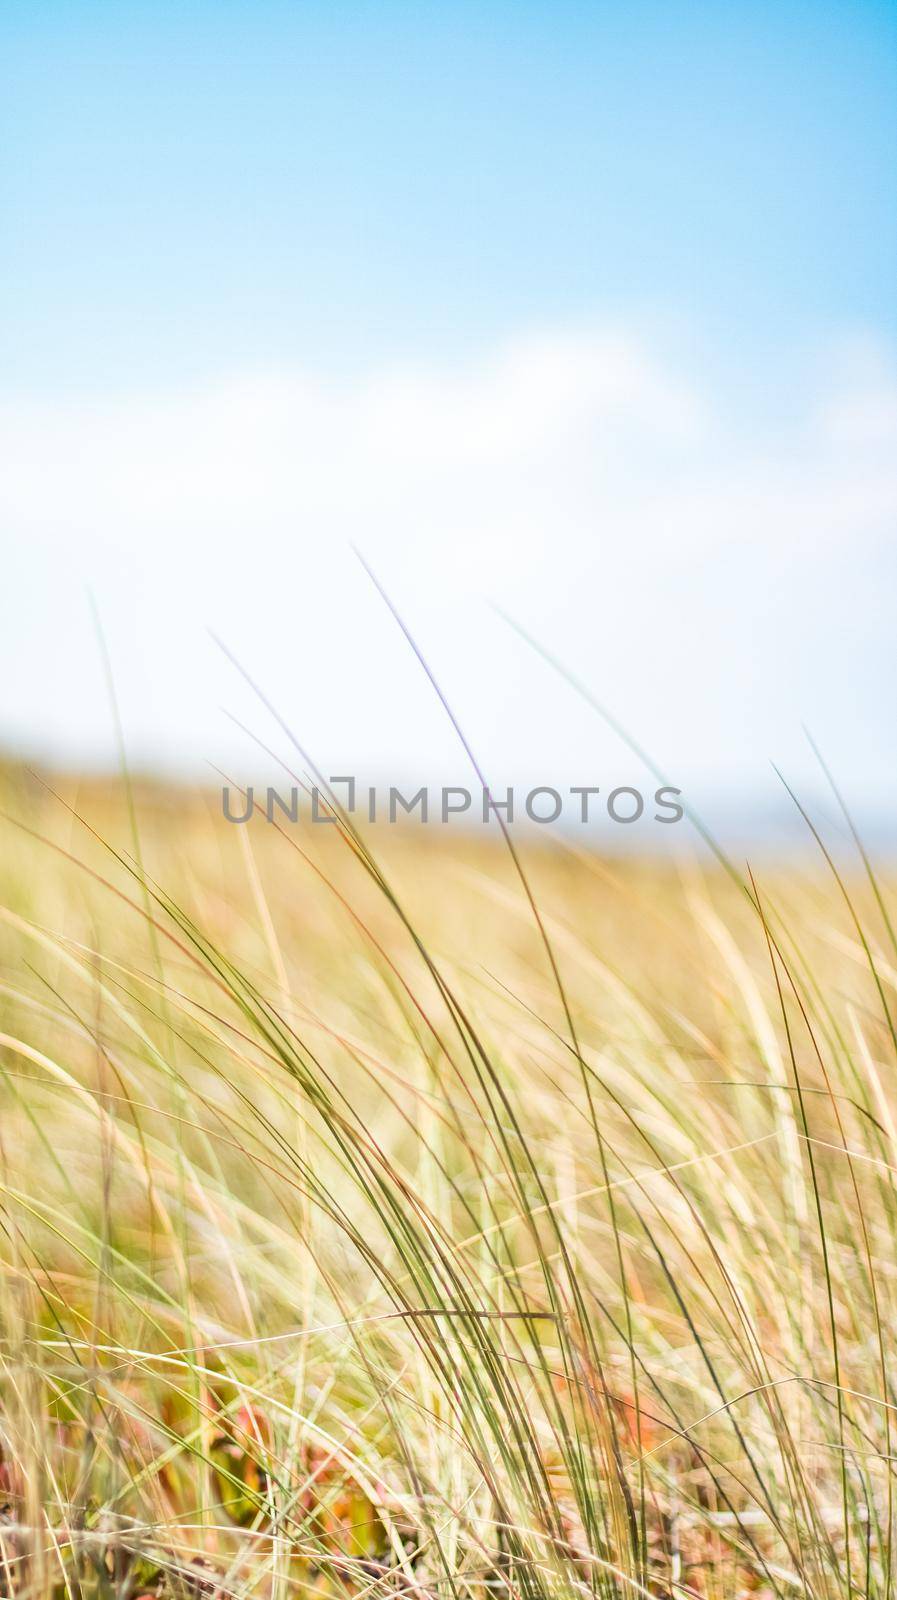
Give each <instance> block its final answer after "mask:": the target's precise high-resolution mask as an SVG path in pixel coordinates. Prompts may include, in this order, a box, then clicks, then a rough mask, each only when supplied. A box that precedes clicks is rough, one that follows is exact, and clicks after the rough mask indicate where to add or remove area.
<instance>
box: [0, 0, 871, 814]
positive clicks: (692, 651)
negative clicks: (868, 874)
mask: <svg viewBox="0 0 897 1600" xmlns="http://www.w3.org/2000/svg"><path fill="white" fill-rule="evenodd" d="M0 54H2V61H3V65H2V79H3V81H2V93H0V105H2V110H0V117H2V140H3V146H4V151H5V156H4V161H3V173H2V179H0V184H2V188H0V196H2V215H3V236H4V245H3V251H2V256H0V281H2V301H3V326H2V335H0V354H2V380H0V422H2V426H0V517H2V523H0V526H2V539H3V584H2V593H0V673H2V684H3V692H2V697H0V740H2V745H3V748H4V750H5V751H6V753H7V754H13V755H17V754H18V755H24V756H26V757H27V758H29V759H36V760H40V761H44V762H46V761H49V762H53V763H57V764H63V765H67V766H69V767H71V766H74V767H80V768H94V769H96V768H99V769H103V768H104V767H106V766H109V767H112V766H114V765H115V763H116V761H117V759H118V757H117V747H116V732H115V719H114V716H113V713H112V708H111V703H110V696H109V692H108V687H107V684H106V681H105V674H104V668H103V652H102V649H101V647H100V643H99V640H98V631H97V626H96V623H95V621H94V617H93V614H92V607H91V599H90V597H91V596H93V600H94V604H95V608H96V612H97V614H98V616H99V619H100V625H101V629H102V633H103V635H104V637H105V641H106V645H107V648H108V653H109V658H110V660H111V663H112V672H113V677H114V682H115V687H116V693H117V698H118V703H119V707H120V713H121V719H122V725H123V729H124V736H125V741H126V745H127V749H128V754H129V758H130V760H131V762H132V764H134V765H136V766H138V767H143V768H147V769H152V770H159V771H172V772H183V773H187V774H190V775H192V776H202V775H203V774H205V775H206V776H210V775H211V769H212V766H216V765H217V766H222V765H223V766H225V767H226V768H227V769H228V770H229V771H230V772H232V773H233V774H235V775H236V776H237V777H240V778H243V779H244V780H246V779H251V778H252V777H253V776H254V775H257V774H258V772H259V769H260V764H261V765H262V766H263V765H264V760H265V759H266V758H262V757H261V756H260V754H259V752H258V751H257V750H256V749H255V748H254V746H253V744H252V742H251V740H250V739H248V738H247V736H246V735H245V734H244V733H242V732H240V731H239V729H237V727H236V726H235V725H234V723H233V722H232V721H231V720H230V719H229V717H228V715H227V713H228V712H232V713H234V714H235V715H236V716H237V717H239V718H240V719H241V720H242V721H244V722H246V723H248V725H249V726H250V727H252V728H253V730H255V731H257V732H258V733H259V734H260V735H261V736H262V737H263V738H265V739H266V740H269V739H271V738H272V737H273V738H274V739H275V741H276V740H277V739H280V740H281V743H282V742H283V741H282V737H281V736H280V735H279V734H277V732H276V730H275V731H274V732H273V734H272V725H271V721H270V718H268V716H267V714H266V712H265V711H264V709H263V708H262V707H261V706H260V704H259V703H258V702H257V701H256V700H254V699H253V697H252V695H251V694H250V693H249V691H248V690H247V688H246V686H245V684H243V683H242V681H241V680H240V678H239V675H238V674H237V673H236V672H235V671H234V669H233V667H232V666H231V665H230V664H229V663H228V662H227V660H226V659H225V658H224V656H223V655H222V654H221V652H220V651H219V650H218V649H217V647H216V646H215V644H214V643H213V642H212V640H211V638H210V634H209V630H210V629H212V630H214V631H215V632H217V634H219V635H220V636H221V637H222V638H223V639H224V640H225V641H226V642H227V644H228V646H229V647H230V648H231V649H232V650H233V652H234V653H235V654H236V655H237V657H238V658H239V659H240V661H242V662H243V663H244V664H245V666H246V668H247V669H248V670H249V671H250V672H251V673H252V674H253V676H254V677H255V678H256V679H257V680H258V681H259V682H260V683H261V684H262V685H263V686H264V688H265V690H266V691H267V693H269V694H270V696H271V697H272V699H273V700H274V701H276V703H277V705H278V707H279V708H280V710H281V711H282V712H283V715H284V717H285V718H286V719H287V720H288V722H289V723H290V725H291V726H292V727H293V728H294V729H295V731H296V733H297V735H298V736H299V737H300V738H301V740H302V742H303V743H304V744H305V745H306V746H307V747H308V749H309V750H310V751H311V752H312V753H313V754H314V756H315V758H316V760H317V761H318V762H319V763H320V765H321V766H322V767H323V769H324V770H325V771H332V772H343V771H354V772H356V773H358V774H359V775H366V776H370V777H371V778H372V779H385V780H387V781H392V780H395V781H399V780H400V779H405V778H409V779H414V780H416V781H418V782H422V781H430V782H438V781H443V780H447V781H459V780H460V781H464V778H465V777H466V775H467V769H466V765H465V762H464V758H463V755H462V753H461V752H460V750H459V749H458V746H457V741H456V739H455V736H454V734H453V733H452V730H451V728H450V727H449V725H448V723H447V721H446V719H445V717H444V714H443V713H442V711H441V709H440V707H439V705H438V702H437V701H436V699H435V697H434V695H433V692H432V689H431V688H430V686H429V685H428V684H427V682H426V679H425V678H424V676H423V674H422V673H421V671H420V668H419V666H418V665H417V663H416V662H415V660H414V657H413V655H412V654H411V652H410V651H409V649H408V646H407V644H406V643H405V641H404V640H403V638H402V636H401V634H400V632H399V630H398V629H397V628H396V625H395V622H394V621H393V619H392V618H391V617H390V615H389V613H388V611H387V610H386V608H385V607H384V605H383V602H382V600H381V599H380V597H379V596H378V595H377V593H376V591H375V590H374V588H373V587H372V585H371V583H370V580H369V578H368V577H367V575H366V574H365V572H364V570H363V568H362V567H361V565H360V564H359V562H358V559H357V557H356V555H355V553H354V551H353V545H354V546H357V547H358V548H359V549H360V550H361V551H362V552H363V554H364V556H365V558H366V559H367V560H368V561H369V562H370V564H371V565H372V567H373V568H374V569H375V570H376V572H377V574H378V576H379V578H380V580H381V581H382V583H383V584H384V586H385V587H386V589H387V590H388V592H389V594H390V595H391V597H392V599H393V600H394V602H395V604H396V605H397V607H398V608H399V610H400V611H401V613H402V614H403V616H404V617H405V619H406V621H407V622H408V624H409V626H410V627H411V628H412V630H413V632H414V633H415V635H416V637H417V639H418V642H419V643H420V645H421V648H422V649H423V651H424V652H425V654H426V656H427V659H428V661H429V662H430V665H431V666H432V668H433V671H434V673H435V674H436V676H437V677H438V679H439V682H440V684H441V685H442V687H443V689H444V690H445V692H446V694H447V696H448V697H449V699H450V700H451V702H452V704H453V706H454V708H455V710H456V712H457V714H458V716H459V719H460V720H461V722H462V723H463V725H464V728H465V731H466V733H467V734H468V736H469V738H470V740H471V742H472V744H473V745H474V746H475V748H476V749H477V750H478V752H480V754H481V756H482V758H483V761H484V763H485V765H486V766H487V768H488V771H489V775H490V778H491V779H492V781H493V782H494V783H495V784H496V786H498V785H499V784H505V783H522V782H526V781H539V782H546V783H549V782H550V783H556V784H563V783H565V782H579V783H583V782H596V783H600V784H602V785H606V786H608V787H611V786H613V784H614V783H626V782H636V783H639V782H641V781H642V780H643V776H644V774H643V771H642V769H641V768H640V765H639V762H638V761H637V759H636V758H635V757H634V756H633V755H632V754H631V752H630V751H629V750H628V749H627V747H626V745H625V744H624V743H623V742H621V740H620V739H619V738H618V737H617V736H616V735H615V734H614V733H613V732H612V731H610V730H609V729H608V728H607V727H606V726H605V725H604V724H603V723H602V722H601V721H600V720H599V719H597V718H596V717H595V716H594V714H592V713H591V712H590V711H589V710H588V709H587V708H586V707H585V705H584V704H583V703H582V702H581V701H579V700H577V698H576V696H575V695H574V694H573V693H572V692H571V690H570V689H569V687H568V686H566V685H565V684H564V682H563V681H562V680H561V679H560V678H559V677H558V676H557V675H555V674H553V673H552V672H551V671H550V669H549V668H547V667H546V666H545V664H544V663H543V662H542V661H540V660H539V659H538V658H537V657H536V656H535V655H534V654H533V653H532V651H530V650H529V649H528V648H527V646H526V645H525V644H524V643H523V642H522V641H521V640H520V639H519V637H518V636H516V635H515V634H514V633H513V632H512V630H511V629H510V628H509V627H508V626H507V623H506V622H505V621H503V620H502V618H501V616H500V615H499V614H498V611H497V610H496V606H498V607H500V608H502V609H503V610H505V611H506V612H508V613H510V614H511V615H512V616H514V617H516V618H517V619H518V620H519V621H520V623H521V624H523V625H524V626H525V627H526V628H527V629H528V630H529V631H530V632H531V633H533V634H534V635H535V636H537V637H538V638H539V639H540V640H541V641H542V642H543V644H544V645H545V646H546V648H548V649H549V650H551V651H552V652H554V653H556V654H557V655H559V656H560V657H561V658H562V659H563V660H564V661H565V662H566V663H567V664H568V666H569V667H570V669H571V670H572V671H573V672H575V673H576V674H577V675H578V676H579V677H580V678H581V679H582V680H583V681H584V682H586V683H587V684H588V685H589V687H590V688H591V690H592V691H593V692H594V694H595V695H596V696H597V697H598V698H599V700H600V701H602V702H603V703H604V704H605V705H606V706H607V707H608V708H609V710H610V711H611V712H612V713H613V714H614V716H615V717H616V718H617V719H619V721H620V723H621V724H623V725H624V726H625V727H626V728H627V729H628V730H629V731H630V732H631V733H632V735H633V736H634V737H635V738H636V739H637V740H638V742H639V743H640V744H641V745H642V746H644V747H645V748H646V749H647V750H649V751H650V752H651V753H652V755H653V756H654V757H655V758H656V760H657V761H658V763H659V764H660V765H661V766H662V767H663V769H664V770H665V772H666V773H668V774H669V776H670V778H671V780H672V781H674V782H677V783H679V784H680V785H681V786H682V787H683V788H684V789H685V791H686V793H687V794H688V795H689V797H690V798H691V799H692V800H693V802H694V803H695V804H696V805H698V806H699V807H700V808H701V809H702V810H703V811H704V812H705V814H708V815H709V818H710V820H711V821H712V823H713V824H714V826H717V827H722V826H730V827H732V828H735V829H736V830H737V829H739V828H740V829H741V830H742V831H744V830H747V832H750V831H751V830H753V831H754V832H762V831H763V830H764V829H766V828H767V827H768V826H770V825H771V824H770V817H771V815H772V813H773V812H775V811H776V810H777V808H779V809H781V806H782V794H781V790H780V788H779V785H778V780H777V779H776V777H775V775H774V773H773V772H772V770H771V766H770V762H771V761H776V762H777V763H778V764H779V765H780V766H781V767H782V768H783V770H784V771H785V772H786V774H787V775H788V777H789V778H790V779H791V780H792V781H793V782H794V783H795V785H796V786H797V787H798V788H799V789H800V791H801V792H802V794H804V795H805V796H806V797H807V798H810V797H813V798H814V800H815V798H816V797H817V796H818V794H819V793H820V780H819V775H818V771H817V768H816V765H815V761H814V758H813V756H812V753H811V752H810V750H809V748H808V746H807V744H806V741H805V738H804V734H803V731H802V729H803V726H804V725H807V726H808V727H809V728H810V729H811V731H812V733H813V734H814V736H815V738H816V739H817V740H818V741H819V744H820V746H821V747H822V749H823V750H824V752H825V754H826V756H827V758H828V760H829V762H830V764H831V766H832V767H833V769H834V770H835V772H836V773H837V776H838V778H839V780H840V782H841V784H842V786H843V788H844V790H845V793H846V794H847V796H848V798H849V799H850V801H851V803H852V804H853V805H854V806H855V808H856V809H857V812H858V814H859V815H860V816H861V817H862V818H863V819H864V821H865V822H866V824H867V825H868V826H869V827H870V829H872V830H873V831H874V832H876V834H877V835H879V836H881V837H882V838H885V837H890V838H892V839H893V836H894V834H893V826H892V824H891V822H890V817H891V816H892V815H893V809H894V801H895V798H897V793H895V791H897V778H895V762H894V759H893V702H894V682H895V676H897V675H895V667H897V649H895V642H894V641H895V629H894V615H895V599H897V582H895V576H897V557H895V539H894V533H895V518H897V449H895V446H897V355H895V325H897V306H895V281H897V277H895V268H897V178H895V173H897V164H895V162H894V153H895V149H897V137H895V136H897V11H895V8H894V6H893V5H891V4H888V5H885V4H875V3H871V0H855V3H852V4H849V5H848V4H839V5H832V4H825V3H819V0H813V3H812V4H797V3H793V0H784V3H780V4H776V5H767V4H760V3H756V0H742V3H740V4H737V5H734V6H719V5H703V4H700V3H688V4H679V5H675V6H671V5H669V4H658V5H654V4H646V3H641V0H636V3H634V4H630V5H625V6H624V5H611V4H600V3H594V4H590V5H580V4H574V3H571V0H561V3H558V4H553V5H551V6H549V5H545V4H541V3H539V4H537V3H530V4H522V5H519V4H515V5H511V4H505V3H502V0H495V3H491V4H483V3H482V0H480V3H477V4H472V3H459V4H457V5H451V6H442V7H436V6H433V7H426V6H421V5H419V4H408V5H401V4H396V3H393V0H384V3H381V4H378V5H371V4H352V3H341V4H339V5H332V4H329V5H325V4H318V3H315V0H307V3H304V4H302V5H301V6H296V5H286V4H284V5H279V4H274V3H271V0H261V3H256V4H252V5H250V4H247V3H242V0H230V3H224V4H214V5H213V4H202V3H197V0H192V3H187V4H185V5H181V6H177V7H175V6H168V5H162V6H159V5H152V6H150V5H146V6H143V5H140V4H134V3H128V4H125V5H120V6H112V5H109V4H88V3H74V4H67V5H61V4H59V5H57V4H53V3H48V4H46V5H43V6H41V7H35V6H33V5H30V4H19V3H16V0H10V3H8V4H7V5H5V6H4V7H3V9H2V15H0Z"/></svg>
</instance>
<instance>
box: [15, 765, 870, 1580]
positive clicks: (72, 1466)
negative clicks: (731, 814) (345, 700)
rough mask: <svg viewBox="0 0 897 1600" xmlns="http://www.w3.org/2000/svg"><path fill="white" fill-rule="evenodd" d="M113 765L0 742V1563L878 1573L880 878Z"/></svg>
mask: <svg viewBox="0 0 897 1600" xmlns="http://www.w3.org/2000/svg"><path fill="white" fill-rule="evenodd" d="M135 800H136V815H137V822H138V830H139V849H140V860H141V862H142V871H141V869H140V868H138V865H137V862H136V844H135V839H134V835H133V832H132V829H131V826H130V823H129V820H128V811H127V806H126V804H125V801H124V797H123V795H122V794H121V793H120V792H119V791H118V790H117V789H116V788H115V787H114V786H104V785H100V784H94V785H89V784H85V785H82V786H81V787H80V788H78V787H76V786H74V785H72V784H71V783H66V784H65V785H63V786H62V787H61V792H60V795H59V796H54V795H53V794H51V793H49V792H48V791H47V790H45V789H43V788H42V787H41V786H40V785H38V784H36V783H34V782H32V781H29V780H27V779H26V778H25V776H24V775H23V774H21V773H16V772H14V771H13V772H11V773H8V774H7V776H6V779H5V782H4V810H5V812H6V813H7V820H6V821H5V822H3V824H2V863H3V864H2V896H0V900H2V907H0V950H2V966H0V982H2V990H0V995H2V1000H0V1034H2V1049H0V1067H2V1096H3V1100H2V1149H0V1163H2V1167H0V1177H2V1193H3V1205H2V1230H3V1231H2V1253H3V1262H4V1274H3V1280H2V1282H3V1287H2V1297H3V1298H2V1330H3V1342H2V1363H3V1367H2V1422H0V1427H2V1433H0V1478H2V1495H3V1501H4V1509H3V1521H2V1524H0V1563H2V1573H0V1592H2V1593H3V1594H10V1595H11V1594H16V1595H20V1594H21V1595H30V1596H34V1597H43V1596H46V1595H53V1596H71V1597H72V1600H77V1597H80V1596H88V1595H106V1596H110V1597H111V1596H122V1597H125V1596H137V1595H140V1594H153V1595H198V1594H210V1595H211V1594H219V1595H240V1596H243V1595H258V1596H266V1597H267V1596H272V1597H273V1596H278V1597H284V1596H287V1595H294V1594H295V1595H305V1594H309V1593H314V1594H321V1595H330V1594H334V1595H336V1594H348V1595H370V1596H379V1595H385V1594H390V1593H403V1594H407V1595H409V1596H411V1595H414V1596H418V1597H421V1596H436V1595H439V1596H453V1597H467V1596H485V1595H493V1594H499V1595H500V1594H506V1595H508V1596H513V1597H520V1600H537V1597H538V1600H541V1597H547V1596H554V1597H567V1596H575V1595H590V1594H595V1595H601V1596H614V1597H618V1596H620V1597H621V1596H637V1595H661V1596H677V1597H678V1596H685V1595H700V1596H708V1597H710V1596H714V1597H724V1596H725V1597H734V1596H741V1595H749V1594H757V1595H766V1596H772V1595H777V1596H781V1597H783V1600H784V1597H786V1596H793V1595H808V1596H816V1597H823V1596H825V1597H828V1596H842V1595H843V1596H849V1595H851V1594H854V1595H869V1596H885V1595H887V1594H890V1593H891V1590H892V1582H891V1555H890V1548H891V1533H892V1524H893V1505H892V1482H893V1459H892V1458H893V1442H894V1432H895V1427H894V1424H895V1412H894V1408H895V1405H897V1396H895V1386H894V1373H893V1360H892V1348H893V1333H894V1329H895V1305H897V1283H895V1272H897V1248H895V1247H897V1201H895V1191H894V1178H895V1164H897V1123H895V1117H897V1094H895V1090H894V1069H895V1045H894V1031H893V1024H892V1020H891V1018H892V1016H893V1009H894V1005H895V1003H897V997H895V993H894V990H895V981H897V952H895V949H894V945H893V940H892V938H891V935H890V930H889V927H888V923H887V909H888V906H889V903H890V899H889V896H890V886H889V884H888V882H887V881H882V880H879V879H876V880H875V881H872V880H871V879H870V877H869V876H868V875H867V873H866V871H865V869H864V867H863V863H862V861H861V859H860V858H859V857H858V856H856V857H855V859H854V861H853V864H852V865H851V866H849V867H848V868H846V869H844V875H843V877H842V880H841V882H839V881H838V879H837V878H836V876H835V875H834V873H833V871H832V870H831V868H830V867H829V865H828V864H827V863H826V861H825V859H824V857H823V856H822V854H821V853H820V854H818V856H817V857H816V858H815V859H813V858H811V857H810V856H809V855H808V856H807V857H806V858H802V865H801V866H800V867H799V868H798V867H793V868H791V869H790V870H786V869H785V868H784V867H783V866H782V865H781V864H778V865H768V864H764V863H763V862H762V861H760V862H759V863H756V864H754V876H753V879H752V878H751V876H750V875H749V874H748V872H747V871H745V873H744V881H743V883H739V882H738V881H736V879H737V877H738V876H740V874H736V875H735V877H734V878H733V876H732V875H730V874H728V873H727V872H726V871H725V870H723V869H722V868H721V867H720V866H718V865H717V864H715V863H712V862H711V861H710V858H709V857H707V855H706V854H702V855H701V856H700V857H698V856H695V857H693V858H689V857H688V856H687V855H686V856H683V858H682V859H681V860H680V861H679V862H678V863H677V864H676V865H670V864H666V865H664V864H659V863H654V864H651V863H648V862H640V861H637V860H632V861H621V860H617V861H607V860H602V859H600V858H599V857H597V856H594V855H589V854H587V853H585V852H582V851H579V850H577V849H575V848H574V847H573V846H572V845H570V844H569V843H562V842H555V843H554V844H552V845H550V846H549V845H546V844H545V843H544V842H543V841H540V842H539V843H538V845H537V844H536V843H535V842H527V841H525V840H524V841H523V842H522V844H521V846H520V849H521V865H522V867H523V873H524V877H525V883H524V881H523V879H522V878H521V876H520V874H519V873H518V871H517V870H516V868H515V865H514V863H513V861H512V860H511V859H510V858H509V857H508V855H507V852H506V851H505V849H504V848H503V847H502V845H501V844H500V843H498V842H494V841H493V842H487V841H485V840H483V839H478V838H476V837H470V838H466V839H465V838H459V836H457V835H454V836H452V837H450V838H449V840H448V841H446V839H443V840H442V842H441V843H440V844H439V845H438V846H437V845H434V844H433V843H432V842H431V831H425V832H418V833H415V832H414V831H413V829H411V828H407V829H394V830H390V829H388V828H380V829H378V828H374V829H372V830H370V832H369V833H368V834H367V835H366V837H365V838H364V839H361V838H356V837H354V836H352V835H351V834H350V833H347V832H345V831H344V830H343V829H342V828H340V827H336V826H333V827H324V828H316V827H312V826H310V825H305V826H299V827H287V828H285V829H283V830H278V829H276V828H274V827H271V826H268V825H267V824H265V823H264V822H263V821H261V820H260V821H259V823H258V825H255V824H250V825H249V826H247V827H242V828H234V827H228V826H227V825H226V824H224V823H223V822H222V820H221V819H220V817H219V816H218V814H217V809H216V805H215V799H214V796H203V795H192V796H191V795H188V794H185V793H179V792H176V791H165V790H164V789H157V790H150V789H144V790H143V791H141V789H140V788H139V787H138V790H137V792H136V796H135ZM527 891H528V892H527ZM534 906H535V908H536V913H535V914H534V909H533V908H534Z"/></svg>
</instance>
